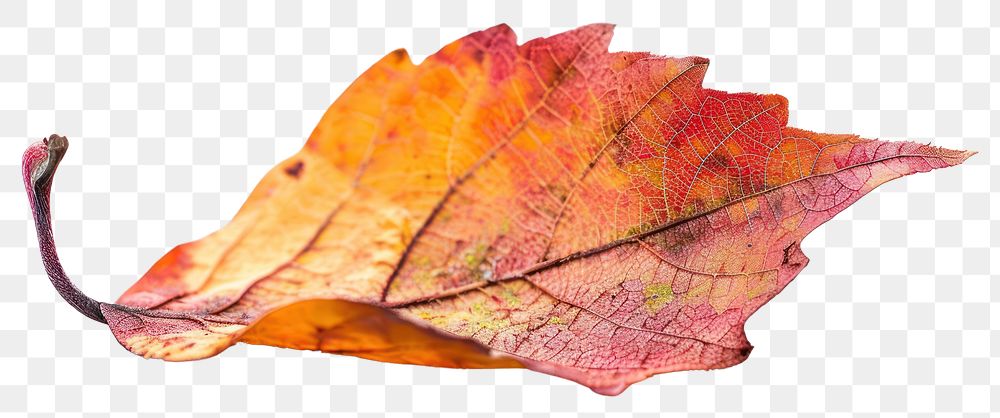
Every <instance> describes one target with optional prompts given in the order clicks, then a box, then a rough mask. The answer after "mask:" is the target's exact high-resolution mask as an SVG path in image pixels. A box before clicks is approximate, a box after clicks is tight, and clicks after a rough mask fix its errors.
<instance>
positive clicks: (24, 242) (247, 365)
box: [0, 0, 1000, 417]
mask: <svg viewBox="0 0 1000 418" xmlns="http://www.w3.org/2000/svg"><path fill="white" fill-rule="evenodd" d="M138 3H140V5H139V6H136V4H135V3H134V2H132V1H129V0H111V1H107V0H105V1H88V2H86V3H85V4H81V3H78V2H76V1H70V0H65V1H64V0H56V1H53V0H31V1H28V0H0V415H7V414H10V415H12V416H16V415H23V414H26V413H32V414H34V415H33V416H39V417H41V416H49V415H52V414H55V415H66V416H75V415H76V413H78V412H79V411H83V412H88V413H93V414H94V416H104V415H106V414H107V413H112V415H117V416H123V417H131V416H134V415H135V413H136V412H139V413H143V414H144V415H143V416H150V417H152V416H163V415H167V416H183V415H187V414H188V413H190V412H195V413H204V414H205V416H211V415H215V414H217V413H220V412H221V413H231V414H230V415H241V413H246V412H250V413H259V414H260V416H269V415H270V413H271V412H273V411H280V412H287V413H288V414H286V415H288V416H292V415H297V413H299V412H312V413H315V416H326V415H327V413H328V412H329V411H337V412H341V413H344V415H352V414H354V413H362V414H364V415H366V416H382V415H383V414H385V415H387V416H401V415H407V414H408V413H410V412H422V413H425V414H427V415H434V414H436V413H437V412H439V411H441V412H445V413H447V414H448V415H450V416H456V417H458V416H466V415H467V414H468V413H472V414H475V416H483V417H486V416H514V415H520V414H521V413H534V414H536V415H537V416H542V415H547V414H549V413H550V412H551V413H553V414H554V415H561V416H567V417H568V416H576V415H577V414H578V413H585V414H590V415H595V416H596V415H597V414H600V413H604V412H608V413H614V414H616V415H619V416H624V415H629V414H631V413H633V412H636V413H644V414H645V415H646V416H650V417H652V416H658V415H659V414H660V413H661V412H669V411H686V412H694V413H702V414H705V415H707V414H711V413H729V414H738V413H743V412H746V413H754V414H756V415H758V416H764V415H767V414H769V413H771V412H776V413H782V415H785V416H797V415H800V414H802V413H823V412H831V413H841V414H854V413H863V414H868V415H869V416H877V415H878V416H882V415H885V416H892V415H897V416H902V415H909V414H913V413H935V412H937V413H941V414H942V416H945V413H952V414H953V415H957V414H960V413H969V414H979V415H981V416H985V415H987V414H989V413H990V411H994V410H998V409H1000V386H997V383H998V382H1000V361H998V360H995V359H994V358H996V357H998V355H1000V332H998V331H994V330H993V328H994V326H995V325H996V324H1000V318H998V313H1000V284H995V283H991V282H992V281H993V278H994V277H995V274H996V273H997V270H996V269H997V268H998V263H997V256H998V254H1000V252H998V250H997V248H1000V236H996V237H994V236H993V235H992V232H993V231H995V230H997V228H998V227H1000V224H998V223H997V222H998V221H996V219H1000V216H998V213H1000V155H997V156H994V154H993V153H992V152H991V148H990V142H989V140H988V138H989V137H990V136H998V134H1000V111H997V110H995V109H994V107H993V105H995V104H996V103H1000V84H998V83H1000V30H998V29H994V28H993V27H995V26H998V25H1000V5H997V4H994V5H993V7H990V6H991V5H990V4H989V2H988V1H985V0H980V1H967V2H961V3H960V2H956V1H937V2H932V1H909V2H907V1H904V0H891V1H882V2H878V1H867V0H860V1H855V2H843V1H831V2H828V3H825V4H823V3H819V2H808V3H806V2H802V3H798V2H795V1H793V0H783V1H778V2H774V3H764V2H745V3H744V2H740V1H736V0H730V1H718V2H709V1H697V2H690V3H681V2H668V3H664V4H663V5H660V4H659V3H658V2H654V1H639V0H633V1H613V2H609V3H607V4H602V3H598V2H586V3H584V4H579V5H578V4H576V2H574V1H569V0H562V1H553V2H551V3H547V2H543V1H534V0H531V1H498V2H497V3H496V4H494V3H491V2H479V1H477V2H474V3H472V4H466V3H465V2H463V1H460V0H441V1H440V2H439V1H429V2H420V3H419V4H410V3H408V2H405V1H399V0H394V1H388V2H385V3H380V2H375V1H363V0H358V1H356V2H354V1H352V2H345V1H336V2H334V4H333V5H329V4H326V3H327V2H326V1H301V0H293V1H281V2H280V7H279V6H276V5H274V4H264V3H263V2H253V4H251V5H249V6H248V5H245V4H244V2H243V1H242V0H221V1H219V0H214V1H201V0H199V1H191V0H180V1H177V0H169V1H165V0H160V1H143V2H138ZM599 21H610V22H614V23H617V24H618V27H617V30H616V35H615V39H614V42H613V44H612V49H615V50H650V51H653V52H657V53H660V54H664V55H701V56H705V57H708V58H710V59H711V60H712V67H711V68H710V70H709V73H708V77H707V80H706V82H705V84H706V86H708V87H712V88H717V89H724V90H729V91H755V92H771V93H779V94H782V95H784V96H786V97H788V98H789V100H790V103H791V114H792V118H791V119H792V124H793V125H795V126H798V127H802V128H806V129H810V130H816V131H823V132H853V133H856V134H860V135H862V136H866V137H881V138H886V139H903V138H909V139H912V140H917V141H933V143H934V144H937V145H941V146H948V147H954V148H965V149H972V150H976V151H979V154H978V155H977V156H975V157H973V158H972V159H970V160H969V161H968V162H967V163H966V164H965V165H964V166H962V167H960V168H952V169H946V170H941V171H936V172H934V173H932V174H921V175H916V176H913V177H908V178H907V179H905V180H901V181H895V182H893V183H890V184H888V185H886V186H884V187H882V188H880V189H879V190H877V191H876V192H875V193H873V194H872V195H870V196H868V197H865V198H864V199H862V200H861V201H860V202H858V203H857V204H855V205H854V206H853V207H852V208H850V209H848V210H847V211H845V212H843V213H841V214H840V215H838V216H837V218H836V219H835V220H833V221H831V222H830V223H829V224H827V226H824V227H822V228H820V229H819V230H817V231H816V232H814V233H813V234H812V235H811V236H810V237H809V238H808V239H807V240H805V242H804V243H803V247H804V251H805V253H806V254H807V255H808V256H809V257H811V258H812V263H811V264H810V265H809V266H808V268H807V269H806V270H805V272H803V273H802V274H801V275H800V276H799V277H798V278H797V279H796V280H795V281H794V282H793V283H792V285H790V286H789V287H788V288H787V289H786V290H785V291H784V292H783V293H782V294H781V295H779V296H778V297H777V298H776V299H775V300H774V301H772V302H771V303H770V304H768V305H767V306H766V307H765V308H764V309H762V310H761V311H760V312H759V313H757V314H756V315H755V316H754V317H753V318H751V320H750V321H749V322H748V325H747V327H748V334H749V338H750V341H751V342H752V343H753V344H754V345H755V346H756V349H755V350H754V352H753V354H752V355H751V357H750V359H749V360H747V361H746V362H745V363H744V364H742V365H739V366H736V367H733V368H730V369H726V370H719V371H714V372H685V373H674V374H669V375H662V376H659V377H655V378H652V379H649V380H647V381H645V382H643V383H641V384H638V385H636V386H634V387H632V388H631V389H630V390H628V391H627V392H625V393H624V394H622V395H620V396H618V397H612V398H609V397H603V396H599V395H596V394H593V393H591V392H590V391H589V390H588V389H586V388H584V387H582V386H578V385H576V384H574V383H570V382H567V381H564V380H561V379H557V378H551V377H548V376H545V375H540V374H536V373H533V372H527V371H463V370H439V369H432V368H424V367H411V366H401V365H386V364H380V363H375V362H370V361H364V360H357V359H354V358H347V357H337V356H330V355H325V354H320V353H312V352H299V351H292V350H280V349H274V348H270V347H252V346H245V345H241V346H237V347H233V348H231V349H229V350H228V351H226V352H225V353H223V354H221V355H219V356H218V357H216V358H212V359H208V360H202V361H198V362H191V363H164V362H161V361H158V360H143V359H140V358H137V357H135V356H133V355H132V354H130V353H128V352H126V351H125V350H124V349H122V348H121V347H119V346H118V344H117V343H116V342H115V341H114V340H113V338H112V336H111V334H110V333H109V332H108V331H107V329H106V327H104V326H103V325H101V324H97V323H94V322H91V321H89V320H86V319H85V318H83V317H82V316H81V315H79V314H77V313H76V312H75V311H73V310H72V309H71V308H70V307H69V306H68V305H67V304H66V303H64V302H62V301H61V300H59V299H58V297H57V296H56V293H55V292H54V291H53V289H52V287H51V285H50V284H49V283H48V281H47V280H46V279H45V277H44V275H43V274H42V268H41V265H40V260H39V257H38V256H37V244H36V242H35V241H34V239H35V238H34V229H33V227H32V226H31V224H30V223H29V222H28V219H29V217H30V214H29V212H28V207H27V204H26V200H25V198H24V196H23V189H22V185H21V181H20V175H19V163H20V156H21V152H22V151H23V149H24V147H25V146H26V145H27V144H28V143H29V142H31V141H34V140H37V139H38V138H41V137H43V136H47V135H48V134H50V133H53V132H58V133H61V134H64V135H67V136H69V137H70V138H71V141H72V142H71V147H70V152H69V154H68V155H67V156H66V159H65V162H64V166H63V167H61V168H60V172H59V175H58V176H57V179H56V182H55V191H54V196H53V201H54V205H55V208H54V211H53V212H54V218H55V230H56V238H57V241H58V243H59V244H60V250H61V255H62V257H63V260H64V263H65V265H66V268H67V270H68V271H69V272H71V275H72V276H74V278H75V279H76V280H77V282H78V283H81V286H82V288H83V289H84V290H85V291H86V292H87V293H89V294H90V295H92V296H94V297H96V298H98V299H101V300H113V299H114V298H115V297H116V296H117V295H119V294H120V293H121V292H122V291H123V290H124V289H125V288H126V287H127V286H128V285H130V284H131V283H132V282H133V281H134V280H135V279H136V278H137V277H138V276H139V275H140V274H142V273H143V272H144V271H145V270H146V269H147V268H148V267H149V266H150V265H151V264H152V263H153V262H154V261H155V260H156V259H157V258H158V257H159V256H161V255H162V254H164V253H165V252H166V251H167V250H168V249H169V248H170V247H172V246H174V245H176V244H179V243H181V242H185V241H189V240H192V239H196V238H198V237H201V236H203V235H205V234H207V233H209V232H211V231H213V230H215V229H217V228H218V227H220V226H221V225H223V224H224V223H225V222H226V220H228V219H229V218H230V217H231V216H232V215H233V214H234V213H235V211H236V210H237V208H238V207H239V206H240V204H241V203H242V202H243V199H244V198H245V196H246V193H247V192H248V191H249V190H250V189H251V188H252V187H253V185H254V184H255V183H256V182H257V180H258V179H260V177H261V176H263V174H264V173H265V172H266V170H267V169H268V168H270V167H271V166H272V165H273V164H274V163H275V162H277V161H279V160H281V159H282V158H284V157H285V156H288V155H290V154H291V153H293V152H295V151H296V150H297V149H298V148H299V147H300V146H301V144H302V142H303V138H304V137H305V136H306V135H307V134H308V133H309V131H310V130H311V129H312V127H313V126H314V124H315V123H316V122H317V121H318V120H319V118H320V116H321V114H322V112H323V111H324V110H325V109H326V107H327V106H328V105H329V104H330V103H331V102H332V100H333V99H334V98H336V97H337V95H338V94H339V92H340V91H342V90H343V89H344V88H345V87H346V86H347V84H348V83H349V82H350V81H351V80H352V79H354V78H355V77H356V76H357V75H358V74H359V72H360V71H362V70H364V69H365V68H367V67H368V66H369V65H370V64H371V63H373V62H374V61H375V60H376V59H378V58H379V57H380V56H381V55H382V54H384V53H386V52H387V51H390V50H392V49H394V48H397V47H405V48H407V49H408V50H410V52H411V53H412V54H413V56H414V57H415V59H418V60H419V59H421V58H422V57H424V56H426V55H428V54H430V53H433V52H434V51H435V50H436V49H437V48H438V47H440V46H441V45H442V44H444V43H446V42H449V41H451V40H453V39H456V38H458V37H460V36H462V35H464V34H466V33H468V32H470V31H473V30H477V29H481V28H485V27H489V26H492V25H494V24H496V23H500V22H506V23H508V24H510V25H511V26H512V27H513V28H514V29H515V30H516V31H517V32H518V34H519V35H520V39H521V40H524V39H527V38H531V37H536V36H542V35H546V34H551V33H556V32H560V31H562V30H566V29H569V28H572V27H575V26H578V25H580V24H583V23H590V22H599ZM994 202H997V203H998V204H994Z"/></svg>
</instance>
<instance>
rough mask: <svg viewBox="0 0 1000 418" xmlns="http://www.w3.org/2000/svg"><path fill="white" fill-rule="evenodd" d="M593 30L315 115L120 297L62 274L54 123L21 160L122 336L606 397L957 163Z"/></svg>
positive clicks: (69, 295)
mask: <svg viewBox="0 0 1000 418" xmlns="http://www.w3.org/2000/svg"><path fill="white" fill-rule="evenodd" d="M611 32H612V27H611V26H610V25H590V26H585V27H582V28H579V29H576V30H573V31H569V32H566V33H562V34H559V35H555V36H552V37H549V38H544V39H535V40H531V41H529V42H527V43H525V44H524V45H520V46H519V45H517V42H516V40H515V37H514V34H513V32H512V31H511V30H510V28H508V27H507V26H504V25H501V26H497V27H494V28H491V29H488V30H485V31H482V32H477V33H474V34H471V35H469V36H467V37H465V38H462V39H460V40H458V41H456V42H454V43H452V44H450V45H448V46H446V47H444V48H443V49H442V50H441V51H439V52H438V53H436V54H434V55H432V56H430V57H428V58H427V59H426V60H425V61H424V62H423V63H421V64H420V65H414V64H413V63H412V62H411V61H410V59H409V58H408V56H407V54H406V52H405V51H403V50H397V51H395V52H393V53H391V54H389V55H387V56H386V57H385V58H383V59H382V60H381V61H379V62H378V63H376V64H375V65H374V66H373V67H372V68H370V69H369V70H368V71H366V72H365V73H364V74H363V75H362V76H361V77H359V78H358V79H357V80H356V81H355V82H354V83H353V84H352V85H351V86H350V87H349V88H348V89H347V91H345V92H344V94H343V95H342V96H341V97H340V98H339V99H338V100H337V101H336V102H335V103H334V104H333V105H332V106H331V107H330V109H329V110H328V111H327V113H326V114H325V115H324V116H323V119H322V120H321V121H320V123H319V125H318V126H317V127H316V129H315V131H313V133H312V135H311V136H310V138H309V140H308V142H307V143H306V145H305V147H304V148H303V149H302V150H301V151H299V152H298V153H297V154H296V155H294V156H292V157H291V158H289V159H288V160H286V161H284V162H282V163H281V164H279V165H278V166H276V167H275V168H274V169H273V170H272V171H271V172H270V173H268V174H267V176H266V177H265V178H264V179H263V180H262V181H261V183H260V184H259V185H258V186H257V187H256V189H255V190H254V191H253V193H252V194H251V195H250V197H249V198H248V199H247V201H246V204H245V205H244V206H243V208H242V209H240V211H239V213H238V214H237V215H236V217H235V218H234V219H233V220H232V222H230V223H229V224H228V225H226V226H225V227H224V228H222V229H221V230H219V231H218V232H216V233H214V234H212V235H210V236H208V237H205V238H204V239H201V240H199V241H195V242H191V243H188V244H184V245H181V246H178V247H176V248H174V249H173V250H172V251H170V252H169V253H168V254H167V255H165V256H164V257H163V258H162V259H161V260H160V261H159V262H157V263H156V264H155V265H154V266H153V267H152V268H151V269H150V271H149V272H148V273H146V275H145V276H143V277H142V279H141V280H139V282H138V283H136V284H135V285H134V286H132V287H131V288H130V289H129V290H128V291H127V292H125V294H124V295H122V297H121V298H120V299H119V300H118V302H117V303H115V304H110V303H99V302H95V301H93V300H92V299H89V298H87V297H86V296H84V295H82V294H81V293H80V292H79V291H78V290H76V288H75V287H73V286H72V284H71V283H70V282H69V279H68V278H66V276H65V273H63V272H62V269H61V267H59V265H58V259H57V257H56V254H55V250H54V248H55V247H54V245H53V244H52V235H51V229H50V227H49V215H48V195H49V193H48V191H49V187H50V184H51V177H52V174H53V172H54V171H55V166H56V165H57V164H58V160H59V159H60V158H61V157H62V154H63V152H65V149H66V141H65V138H61V137H57V136H53V137H51V138H50V139H49V140H47V141H45V142H43V143H39V144H36V145H34V146H32V147H31V148H30V149H29V150H28V151H27V152H26V154H25V160H24V162H25V163H24V167H25V181H26V184H27V185H28V192H29V197H30V198H31V201H32V207H33V208H34V212H35V220H36V222H37V223H38V230H39V239H40V242H41V249H42V253H43V258H44V261H45V266H46V268H47V269H48V272H49V274H50V277H51V278H52V280H53V283H55V284H56V285H57V288H58V289H59V291H60V293H62V294H63V295H64V297H66V299H67V300H68V301H70V303H71V304H73V306H74V307H76V308H77V309H78V310H80V311H81V312H83V313H85V314H86V315H88V316H90V317H92V318H94V319H97V320H100V321H106V322H107V323H108V325H109V327H110V328H111V331H112V332H113V333H114V335H115V337H116V338H117V339H118V341H119V342H120V343H121V344H122V345H123V346H124V347H125V348H127V349H129V350H131V351H132V352H134V353H136V354H138V355H142V356H145V357H155V358H162V359H165V360H194V359H200V358H205V357H209V356H212V355H215V354H217V353H218V352H220V351H222V350H224V349H226V348H227V347H229V346H230V345H232V344H235V343H236V342H240V341H242V342H246V343H251V344H268V345H273V346H278V347H289V348H296V349H308V350H322V351H325V352H330V353H338V354H348V355H354V356H358V357H364V358H368V359H375V360H381V361H387V362H396V363H411V364H422V365H431V366H443V367H469V368H497V367H527V368H530V369H533V370H537V371H541V372H544V373H548V374H552V375H556V376H561V377H564V378H568V379H572V380H575V381H577V382H580V383H582V384H584V385H587V386H589V387H590V388H592V389H593V390H595V391H597V392H599V393H603V394H617V393H620V392H621V391H623V390H624V389H625V388H626V387H627V386H628V385H630V384H632V383H635V382H637V381H639V380H642V379H644V378H646V377H648V376H651V375H653V374H657V373H664V372H670V371H677V370H691V369H715V368H722V367H728V366H731V365H734V364H737V363H740V362H742V361H743V360H744V359H745V358H746V357H747V356H748V355H749V353H750V350H751V346H750V344H749V342H748V341H747V339H746V336H745V334H744V331H743V324H744V322H745V321H746V320H747V317H748V316H749V315H750V314H752V313H753V312H754V311H756V310H757V309H758V308H760V306H762V305H763V304H764V303H765V302H767V301H768V300H770V299H771V298H772V297H774V296H775V295H776V294H777V293H778V292H779V291H781V289H782V288H784V287H785V285H787V284H788V282H789V281H791V280H792V278H793V277H795V275H796V274H798V273H799V272H800V271H801V270H802V269H803V268H804V267H805V265H806V262H807V261H808V260H807V258H806V257H805V255H803V254H802V252H801V251H800V249H799V242H801V240H802V238H803V237H804V236H805V235H806V234H807V233H809V232H810V231H812V230H813V229H815V228H816V227H817V226H819V225H820V224H822V223H823V222H826V221H827V220H829V219H830V218H831V217H832V216H833V215H834V214H836V213H837V212H840V211H841V210H843V209H844V208H845V207H847V206H848V205H850V204H851V203H853V202H854V201H856V200H857V199H859V198H860V197H861V196H862V195H864V194H865V193H867V192H869V191H870V190H872V189H873V188H875V187H876V186H878V185H880V184H882V183H884V182H886V181H889V180H892V179H895V178H898V177H901V176H904V175H907V174H912V173H916V172H924V171H929V170H931V169H935V168H941V167H947V166H951V165H955V164H959V163H961V162H962V161H964V160H965V159H966V158H968V157H969V156H970V155H972V153H970V152H966V151H952V150H946V149H941V148H935V147H932V146H928V145H921V144H915V143H909V142H884V141H876V140H868V139H862V138H858V137H856V136H853V135H828V134H817V133H813V132H808V131H803V130H800V129H795V128H790V127H787V126H786V123H787V120H788V107H787V102H786V100H785V99H784V98H783V97H781V96H775V95H758V94H749V93H740V94H731V93H725V92H721V91H715V90H709V89H704V88H702V87H701V82H702V78H703V76H704V74H705V71H706V69H707V67H708V61H707V60H705V59H703V58H696V57H689V58H665V57H659V56H654V55H650V54H648V53H642V52H616V53H609V52H607V46H608V43H609V41H610V39H611Z"/></svg>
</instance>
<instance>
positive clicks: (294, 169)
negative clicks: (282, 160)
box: [285, 160, 306, 178]
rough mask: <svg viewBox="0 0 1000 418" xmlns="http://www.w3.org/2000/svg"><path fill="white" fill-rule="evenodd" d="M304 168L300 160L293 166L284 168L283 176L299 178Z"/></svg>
mask: <svg viewBox="0 0 1000 418" xmlns="http://www.w3.org/2000/svg"><path fill="white" fill-rule="evenodd" d="M305 167H306V165H305V163H303V162H302V161H301V160H299V161H296V162H295V164H292V165H290V166H288V167H285V174H288V175H289V176H292V177H295V178H299V176H300V175H301V174H302V170H303V169H305Z"/></svg>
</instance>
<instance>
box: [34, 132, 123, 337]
mask: <svg viewBox="0 0 1000 418" xmlns="http://www.w3.org/2000/svg"><path fill="white" fill-rule="evenodd" d="M68 146H69V143H68V142H67V140H66V137H63V136H59V135H55V134H53V135H51V136H49V137H48V138H46V139H42V141H41V142H36V143H34V144H32V145H31V146H29V147H28V149H27V150H25V151H24V157H23V158H22V160H21V164H22V166H21V169H22V176H23V177H24V188H25V191H27V193H28V203H30V205H31V213H32V215H33V216H34V218H35V230H36V231H37V233H38V250H39V252H40V253H41V256H42V264H44V265H45V272H46V273H47V274H48V276H49V281H51V282H52V286H54V287H55V288H56V291H57V292H59V295H60V296H62V298H63V299H65V300H66V302H69V304H70V305H72V306H73V308H75V309H76V310H77V311H79V312H80V313H82V314H84V315H86V316H87V317H88V318H90V319H93V320H95V321H98V322H103V323H107V320H106V319H104V314H103V313H102V312H101V302H98V301H96V300H94V299H91V298H90V297H88V296H87V295H85V294H84V293H83V292H82V291H80V289H79V288H77V287H76V286H75V285H73V282H72V281H71V280H70V279H69V276H67V275H66V272H65V271H64V270H63V268H62V264H61V263H60V262H59V255H58V254H57V253H56V244H55V239H54V237H53V234H52V219H51V211H50V210H49V194H50V192H51V190H52V178H53V176H54V175H55V172H56V168H57V167H58V166H59V162H60V161H61V160H62V157H63V155H65V154H66V148H67V147H68Z"/></svg>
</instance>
